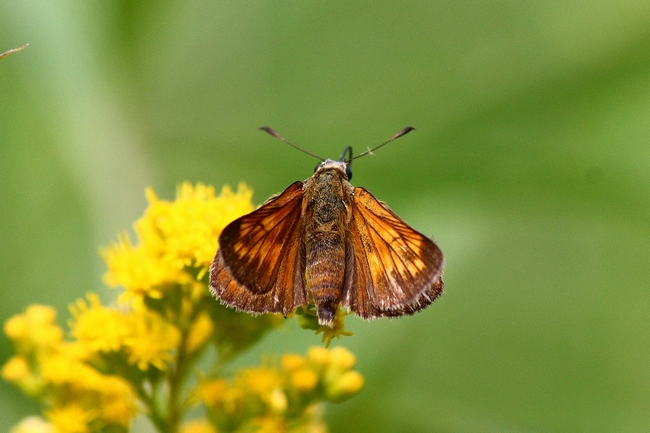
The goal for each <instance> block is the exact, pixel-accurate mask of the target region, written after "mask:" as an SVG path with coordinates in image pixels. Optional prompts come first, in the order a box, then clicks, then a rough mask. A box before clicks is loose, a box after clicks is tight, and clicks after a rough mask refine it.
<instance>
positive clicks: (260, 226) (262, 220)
mask: <svg viewBox="0 0 650 433" xmlns="http://www.w3.org/2000/svg"><path fill="white" fill-rule="evenodd" d="M302 197H303V184H302V182H295V183H293V184H292V185H290V186H289V187H288V188H287V189H286V190H284V192H282V193H281V194H279V195H277V196H275V197H272V198H270V199H269V200H268V201H267V202H266V203H264V204H263V205H262V206H261V207H260V208H259V209H257V210H255V211H253V212H251V213H249V214H248V215H244V216H243V217H241V218H238V219H236V220H235V221H233V222H232V223H230V224H229V225H228V226H226V228H225V229H224V230H223V232H221V236H220V237H219V250H218V251H217V254H216V256H215V258H214V261H213V262H212V266H211V268H210V291H211V292H212V294H213V295H215V296H216V297H219V298H220V299H221V301H222V302H223V303H225V304H226V305H229V306H231V307H234V308H236V309H237V310H241V311H246V312H250V313H268V312H276V313H283V314H285V315H286V314H289V313H290V312H291V311H293V309H294V308H295V307H296V306H299V305H305V304H307V301H308V295H307V289H306V283H305V249H304V246H303V239H302V222H301V212H302Z"/></svg>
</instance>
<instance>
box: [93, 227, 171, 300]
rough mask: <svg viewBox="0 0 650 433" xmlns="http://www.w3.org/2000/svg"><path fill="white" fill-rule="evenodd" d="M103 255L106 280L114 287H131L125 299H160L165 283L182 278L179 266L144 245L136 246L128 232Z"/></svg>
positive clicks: (123, 294)
mask: <svg viewBox="0 0 650 433" xmlns="http://www.w3.org/2000/svg"><path fill="white" fill-rule="evenodd" d="M101 254H102V256H103V257H104V260H105V261H106V264H107V265H108V273H107V274H106V275H105V276H104V282H105V283H106V284H108V285H109V286H110V287H117V286H124V287H125V288H126V289H127V290H126V291H125V292H124V293H122V295H121V296H120V300H121V301H124V302H128V301H130V300H131V299H133V298H134V297H135V298H139V297H141V296H148V297H151V298H154V299H160V298H162V297H163V292H162V288H163V287H164V286H165V285H168V284H171V283H173V282H175V281H177V280H179V279H181V276H180V270H179V269H174V268H173V267H172V266H171V265H170V264H169V263H167V262H165V261H163V260H162V259H161V257H160V256H159V254H156V253H155V252H152V251H150V250H148V249H147V248H145V247H144V246H138V247H134V246H133V245H132V244H131V240H130V239H129V237H128V235H126V234H123V235H122V236H121V237H120V242H119V243H117V244H114V245H111V246H110V247H109V248H108V249H105V250H102V251H101Z"/></svg>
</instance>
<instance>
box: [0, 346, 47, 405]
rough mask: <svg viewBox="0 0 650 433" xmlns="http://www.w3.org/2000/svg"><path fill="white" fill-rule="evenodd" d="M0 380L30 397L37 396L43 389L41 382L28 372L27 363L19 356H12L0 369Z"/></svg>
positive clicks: (37, 377)
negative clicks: (9, 383) (0, 378)
mask: <svg viewBox="0 0 650 433" xmlns="http://www.w3.org/2000/svg"><path fill="white" fill-rule="evenodd" d="M2 378H3V379H4V380H6V381H7V382H11V383H14V384H16V385H17V386H18V387H19V388H20V389H21V390H22V391H23V392H24V393H25V394H27V395H31V396H35V395H38V394H39V393H40V392H41V390H42V388H43V380H42V379H41V378H40V377H39V376H38V375H36V374H34V373H33V372H32V371H31V370H30V366H29V362H28V361H27V359H26V358H25V357H23V356H21V355H16V356H13V357H12V358H10V359H9V361H7V363H6V364H5V365H4V366H3V367H2Z"/></svg>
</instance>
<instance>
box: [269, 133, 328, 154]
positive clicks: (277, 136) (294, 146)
mask: <svg viewBox="0 0 650 433" xmlns="http://www.w3.org/2000/svg"><path fill="white" fill-rule="evenodd" d="M260 129H261V130H262V131H265V132H267V133H268V134H271V135H272V136H274V137H275V138H277V139H278V140H280V141H284V142H285V143H287V144H288V145H289V146H291V147H293V148H295V149H298V150H299V151H301V152H303V153H306V154H307V155H311V156H313V157H314V158H318V159H320V160H321V161H325V159H323V158H321V157H320V156H318V155H314V154H313V153H311V152H308V151H306V150H305V149H303V148H301V147H298V146H296V145H295V144H293V143H291V142H290V141H289V140H287V139H286V138H284V137H283V136H281V135H280V134H278V133H277V132H275V131H274V130H273V129H271V128H269V127H268V126H262V127H261V128H260Z"/></svg>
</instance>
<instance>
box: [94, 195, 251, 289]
mask: <svg viewBox="0 0 650 433" xmlns="http://www.w3.org/2000/svg"><path fill="white" fill-rule="evenodd" d="M252 194H253V193H252V191H251V190H250V189H249V188H247V187H246V186H245V185H244V184H241V185H239V188H238V191H237V193H234V192H233V191H232V190H231V189H230V188H229V187H224V188H223V189H222V191H221V195H219V196H215V191H214V187H211V186H205V185H203V184H201V183H199V184H197V185H196V186H192V185H191V184H190V183H187V182H186V183H183V184H182V185H180V186H179V187H178V190H177V193H176V201H174V202H169V201H164V200H160V199H159V198H158V197H157V196H156V194H155V193H154V192H153V190H152V189H151V188H149V189H147V192H146V195H147V199H148V200H149V207H148V208H147V210H146V211H145V214H144V215H143V217H142V218H141V219H140V220H138V221H136V223H135V224H134V227H135V233H136V235H137V237H138V241H139V243H138V245H136V246H134V245H133V244H132V243H131V241H130V239H129V237H128V236H127V235H125V234H124V235H122V236H121V238H120V242H118V243H117V244H114V245H112V246H111V247H109V248H108V249H106V250H103V251H102V256H103V257H104V260H105V261H106V263H107V265H108V272H107V273H106V275H105V276H104V281H105V282H106V283H107V284H108V285H109V286H112V287H115V286H120V285H121V286H124V287H125V288H126V289H127V290H126V292H124V294H123V295H122V296H120V300H121V301H125V302H129V301H133V300H136V301H137V300H138V299H140V298H142V297H144V296H146V297H150V298H154V299H161V298H162V297H163V296H164V295H165V292H166V290H168V289H169V287H170V286H172V285H173V284H190V283H191V282H192V277H191V276H190V275H189V274H188V273H187V272H186V271H185V268H187V267H196V268H199V269H200V273H199V278H201V277H202V276H203V273H204V272H205V271H206V270H207V269H208V267H209V266H210V263H211V261H212V259H213V257H214V252H215V250H216V247H217V239H218V237H219V234H220V233H221V230H223V228H224V227H225V226H226V225H227V224H228V223H230V222H231V221H233V220H234V219H235V218H237V217H239V216H241V215H244V214H246V213H248V212H250V211H252V210H253V205H252V203H251V197H252Z"/></svg>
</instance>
